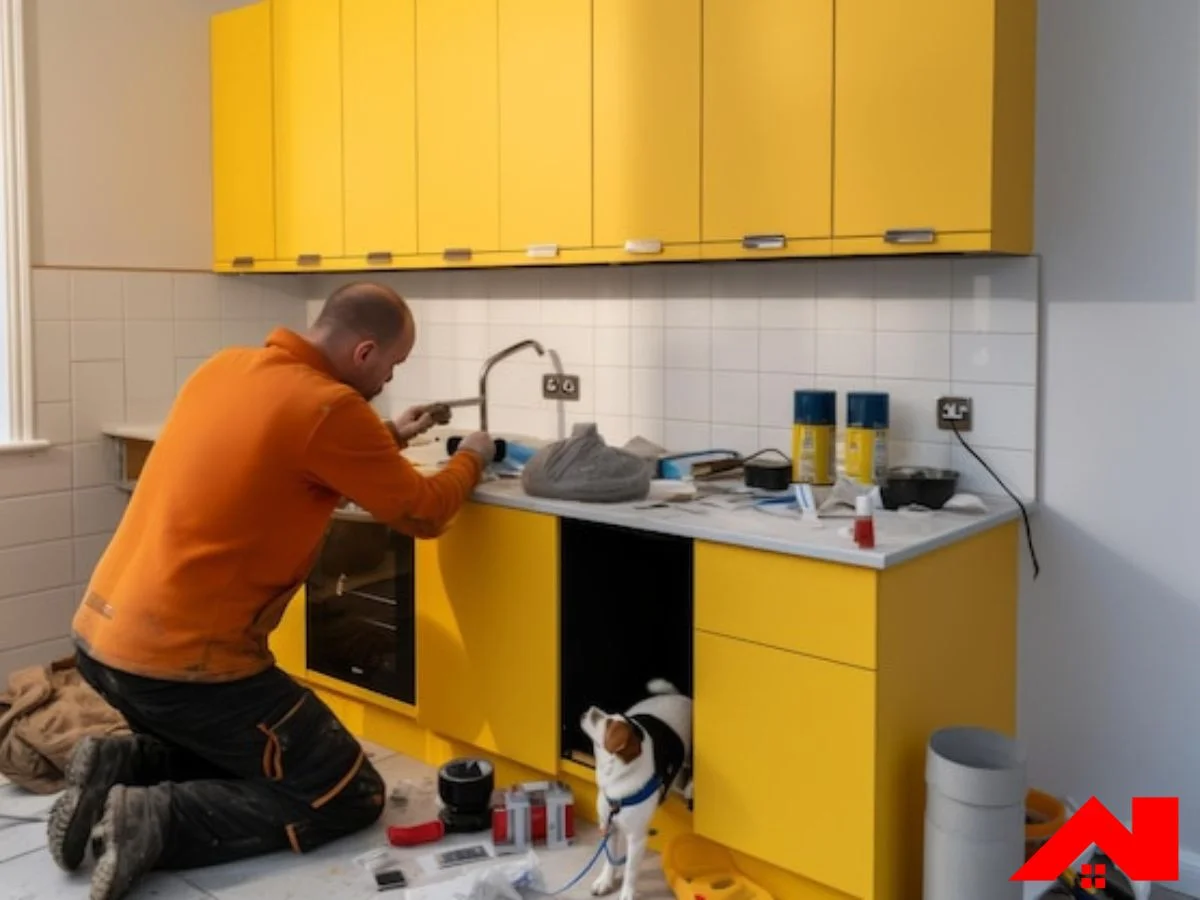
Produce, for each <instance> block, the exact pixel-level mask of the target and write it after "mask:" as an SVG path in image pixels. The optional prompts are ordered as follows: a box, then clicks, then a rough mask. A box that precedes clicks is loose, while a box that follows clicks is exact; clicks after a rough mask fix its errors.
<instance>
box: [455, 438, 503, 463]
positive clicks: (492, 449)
mask: <svg viewBox="0 0 1200 900" xmlns="http://www.w3.org/2000/svg"><path fill="white" fill-rule="evenodd" d="M458 449H459V451H463V450H470V451H471V452H472V453H476V454H478V455H479V456H480V457H481V458H482V459H483V464H484V465H485V466H486V465H487V464H488V463H490V462H491V461H492V460H493V459H494V458H495V456H496V442H495V441H493V440H492V436H491V435H490V434H488V433H487V432H486V431H476V432H475V433H474V434H468V435H467V436H466V437H465V438H463V439H462V443H461V444H459V445H458Z"/></svg>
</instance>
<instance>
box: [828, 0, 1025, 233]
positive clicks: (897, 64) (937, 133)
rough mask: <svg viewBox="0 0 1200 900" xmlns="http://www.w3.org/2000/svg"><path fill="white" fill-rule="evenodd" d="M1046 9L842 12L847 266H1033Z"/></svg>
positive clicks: (1007, 6) (871, 2) (901, 1)
mask: <svg viewBox="0 0 1200 900" xmlns="http://www.w3.org/2000/svg"><path fill="white" fill-rule="evenodd" d="M1036 18H1037V15H1036V0H837V18H836V35H837V37H836V43H835V54H834V58H835V60H836V64H835V66H836V67H835V80H834V85H835V91H836V98H837V99H836V104H835V107H834V110H835V111H834V141H833V144H834V167H833V171H834V193H833V197H834V200H833V204H834V206H833V229H834V237H835V238H837V239H839V241H845V244H844V246H843V248H842V249H843V252H888V251H893V252H905V251H911V250H926V251H936V250H1000V251H1006V252H1031V249H1032V201H1033V152H1034V148H1033V121H1034V52H1035V40H1034V34H1035V28H1036Z"/></svg>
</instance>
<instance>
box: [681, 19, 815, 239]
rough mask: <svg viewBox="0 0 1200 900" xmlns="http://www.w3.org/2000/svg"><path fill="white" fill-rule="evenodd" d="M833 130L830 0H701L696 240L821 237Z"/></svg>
mask: <svg viewBox="0 0 1200 900" xmlns="http://www.w3.org/2000/svg"><path fill="white" fill-rule="evenodd" d="M832 130H833V0H752V2H748V0H704V144H703V146H704V156H703V179H704V181H703V184H704V189H703V192H702V195H703V198H704V208H703V216H702V222H703V239H704V241H706V242H734V244H735V245H736V246H739V247H740V246H742V245H743V244H744V245H745V246H744V249H745V250H746V251H749V252H751V253H752V252H759V251H767V250H775V249H782V247H783V245H784V244H785V243H786V245H787V249H788V250H789V251H790V252H796V251H797V250H798V249H799V248H797V247H795V246H791V244H792V242H795V241H804V240H811V239H814V238H817V239H819V238H826V239H827V238H828V237H829V235H830V230H831V202H832V200H831V197H832V175H833V169H832V153H833V151H832ZM815 249H823V250H827V249H828V241H825V242H824V243H823V244H822V245H819V246H818V247H817V248H815Z"/></svg>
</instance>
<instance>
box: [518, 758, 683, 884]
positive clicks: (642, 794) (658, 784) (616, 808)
mask: <svg viewBox="0 0 1200 900" xmlns="http://www.w3.org/2000/svg"><path fill="white" fill-rule="evenodd" d="M660 790H662V779H660V778H659V777H658V775H657V774H656V775H655V776H654V777H653V778H651V779H650V780H649V781H647V782H646V783H645V784H644V785H642V787H641V789H640V790H638V791H637V792H636V793H634V794H630V795H629V796H628V797H623V798H621V799H620V800H615V801H614V800H609V801H608V822H607V823H605V827H604V838H603V839H602V840H601V841H600V846H599V847H597V848H596V852H595V853H593V854H592V858H591V859H590V860H588V864H587V865H586V866H584V867H583V870H582V871H581V872H580V873H579V874H578V875H576V876H575V877H574V878H572V879H571V880H570V881H568V882H567V883H566V884H564V885H563V886H562V887H560V888H559V889H558V890H556V891H541V890H538V889H537V888H535V887H533V886H532V885H529V884H527V883H526V884H524V885H521V886H523V887H525V888H526V889H527V890H529V891H531V892H533V893H536V894H541V895H542V896H543V897H557V896H558V895H559V894H562V893H564V892H565V891H569V890H570V889H571V888H573V887H575V885H577V884H579V882H580V881H582V880H583V877H584V876H585V875H587V873H588V872H590V871H591V870H592V866H594V865H596V860H598V859H599V858H600V854H601V853H603V854H605V855H606V856H607V857H608V861H609V862H610V863H612V865H614V866H621V865H624V864H625V857H621V858H620V859H613V855H612V850H610V849H609V846H608V841H609V838H611V837H612V835H613V830H612V823H613V819H615V818H616V817H617V813H619V812H620V811H621V810H622V809H624V808H625V807H627V806H637V805H638V804H639V803H643V802H645V801H646V800H649V799H650V798H651V797H653V796H654V795H655V794H657V793H658V792H659V791H660Z"/></svg>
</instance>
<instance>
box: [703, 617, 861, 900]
mask: <svg viewBox="0 0 1200 900" xmlns="http://www.w3.org/2000/svg"><path fill="white" fill-rule="evenodd" d="M695 673H696V674H695V696H696V703H695V712H694V716H695V723H694V729H695V735H694V738H695V743H694V745H695V748H696V750H695V774H694V777H695V812H694V827H695V830H696V833H697V834H700V835H703V836H704V837H706V838H709V839H711V840H713V841H716V842H717V843H720V844H724V845H725V846H727V847H729V848H730V849H732V850H737V851H740V852H742V853H746V854H749V855H750V856H753V857H756V858H757V859H760V860H762V861H764V862H767V863H771V864H773V865H776V866H779V867H780V868H782V869H785V870H787V871H790V872H795V873H797V874H800V875H803V876H804V877H805V878H809V879H812V880H814V881H817V882H819V883H821V884H824V885H828V886H829V887H832V888H835V889H837V890H840V891H844V892H846V893H847V894H850V895H852V896H856V897H869V896H871V894H872V891H873V888H874V865H873V853H874V846H873V845H874V841H873V834H874V802H875V755H874V750H875V674H874V673H873V672H871V671H869V670H867V669H862V668H858V667H855V666H850V665H844V664H841V663H833V662H828V661H826V660H821V659H816V658H814V657H810V656H803V655H801V654H799V653H792V652H789V651H786V650H778V649H775V648H772V647H764V646H762V645H760V644H753V643H750V642H748V641H743V640H739V639H737V638H731V637H725V636H723V635H716V634H710V633H707V632H702V631H698V632H696V644H695Z"/></svg>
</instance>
